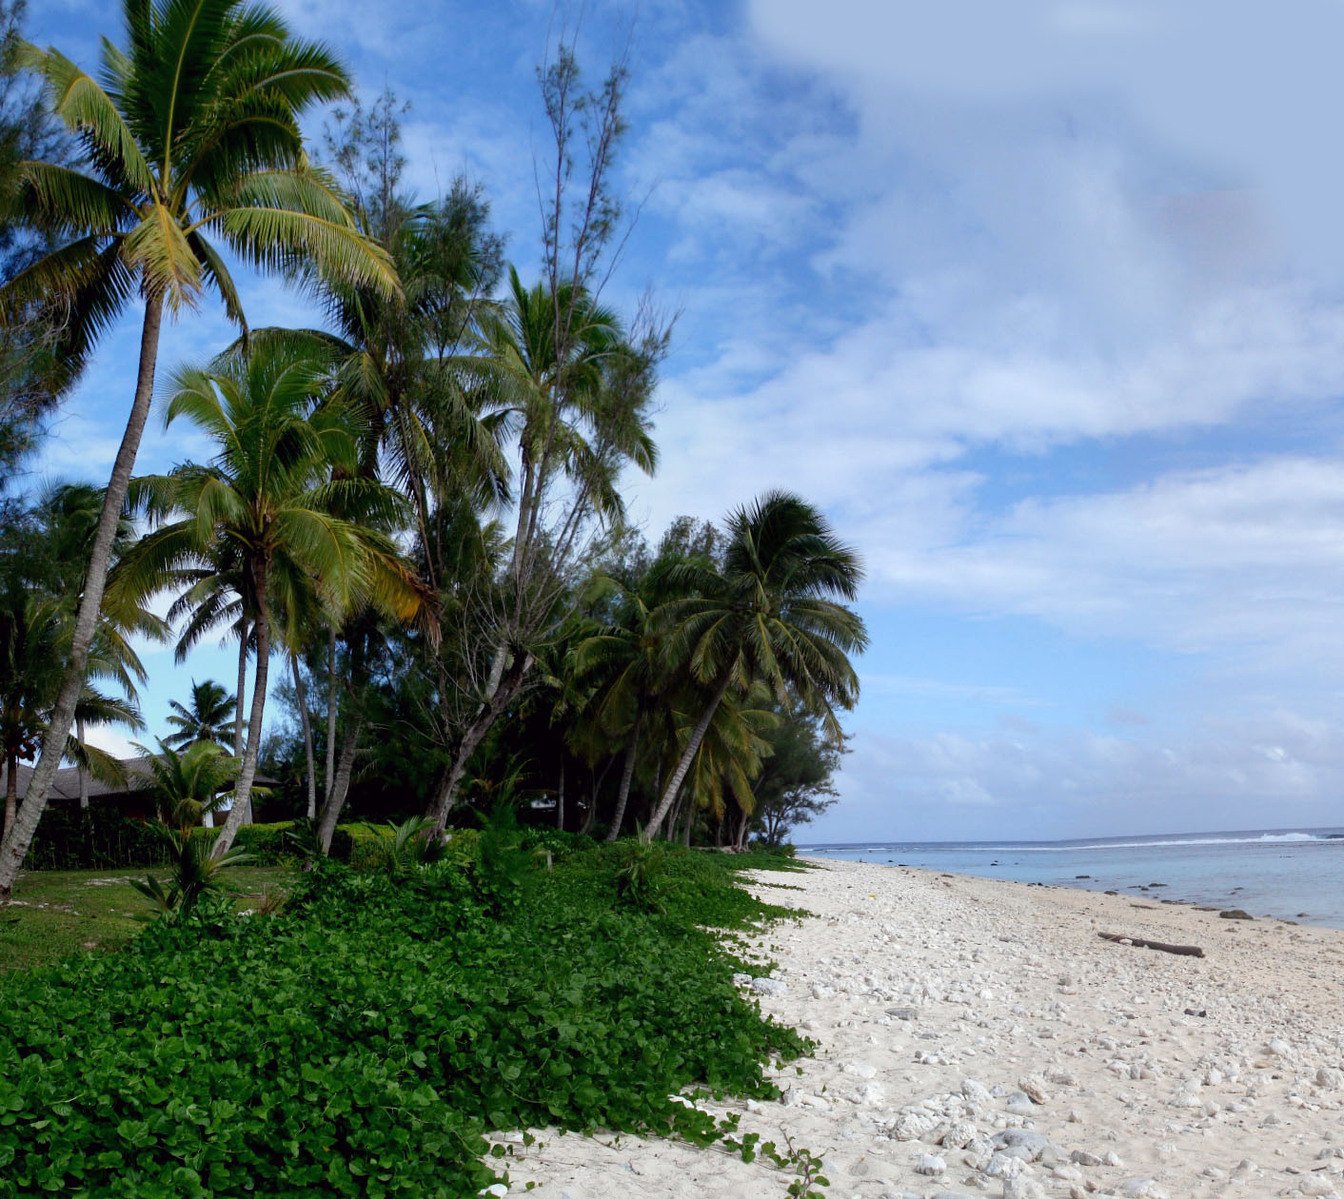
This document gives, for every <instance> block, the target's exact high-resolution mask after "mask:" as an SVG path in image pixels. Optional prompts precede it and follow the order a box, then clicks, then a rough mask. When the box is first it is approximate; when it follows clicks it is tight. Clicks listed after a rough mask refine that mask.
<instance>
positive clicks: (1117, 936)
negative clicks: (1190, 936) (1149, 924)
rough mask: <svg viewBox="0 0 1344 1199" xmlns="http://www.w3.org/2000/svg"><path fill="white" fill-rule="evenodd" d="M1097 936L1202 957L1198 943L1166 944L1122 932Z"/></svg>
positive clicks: (1202, 952)
mask: <svg viewBox="0 0 1344 1199" xmlns="http://www.w3.org/2000/svg"><path fill="white" fill-rule="evenodd" d="M1097 936H1099V937H1100V938H1101V939H1102V940H1103V941H1115V942H1117V943H1124V942H1128V943H1129V944H1130V945H1137V946H1138V947H1139V948H1140V949H1157V950H1161V952H1163V953H1178V954H1180V955H1181V956H1182V957H1187V958H1202V957H1203V956H1204V951H1203V950H1202V949H1201V948H1200V947H1199V946H1198V945H1168V944H1167V943H1166V942H1165V941H1149V940H1146V939H1145V938H1143V937H1127V936H1125V935H1124V934H1123V933H1098V934H1097Z"/></svg>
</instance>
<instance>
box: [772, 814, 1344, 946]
mask: <svg viewBox="0 0 1344 1199" xmlns="http://www.w3.org/2000/svg"><path fill="white" fill-rule="evenodd" d="M798 852H799V853H800V854H805V855H807V856H810V857H820V858H844V859H847V860H849V861H855V862H873V863H877V864H880V865H888V864H890V865H902V866H918V867H920V868H921V869H925V870H940V871H941V870H947V871H950V872H952V873H954V874H974V875H979V876H981V877H982V878H1001V879H1011V880H1013V881H1015V882H1021V883H1047V884H1049V885H1050V886H1062V887H1081V888H1083V889H1085V890H1089V891H1119V892H1120V893H1121V894H1123V895H1131V896H1135V897H1137V898H1140V899H1143V900H1145V901H1147V902H1153V903H1156V902H1158V901H1160V900H1163V899H1173V900H1186V901H1189V902H1192V903H1197V904H1208V905H1217V906H1218V907H1220V908H1242V909H1244V910H1245V911H1247V912H1249V913H1250V914H1251V915H1252V916H1274V917H1278V918H1279V919H1284V920H1296V921H1298V923H1300V924H1319V925H1324V926H1326V927H1329V928H1344V829H1339V828H1323V829H1318V828H1313V829H1253V830H1249V831H1244V832H1228V833H1184V834H1180V835H1176V836H1155V837H1095V838H1090V839H1087V840H1078V841H983V842H980V841H942V842H939V841H927V842H899V841H882V842H872V843H869V844H857V845H800V846H799V849H798ZM1157 884H1161V885H1157Z"/></svg>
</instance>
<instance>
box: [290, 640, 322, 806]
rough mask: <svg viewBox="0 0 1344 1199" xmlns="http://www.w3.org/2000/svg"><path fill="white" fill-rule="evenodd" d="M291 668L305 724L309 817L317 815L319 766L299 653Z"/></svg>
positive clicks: (301, 720)
mask: <svg viewBox="0 0 1344 1199" xmlns="http://www.w3.org/2000/svg"><path fill="white" fill-rule="evenodd" d="M289 665H290V669H291V671H292V672H293V674H294V698H295V699H296V700H298V703H299V723H300V724H301V725H302V726H303V757H304V765H305V767H306V768H307V773H306V776H305V777H306V779H307V782H308V819H309V820H313V819H315V818H316V817H317V766H316V763H315V761H314V758H313V721H312V717H311V716H310V715H309V712H308V689H307V688H306V687H305V686H304V685H303V671H301V670H300V669H299V655H298V654H296V653H293V652H291V653H290V655H289Z"/></svg>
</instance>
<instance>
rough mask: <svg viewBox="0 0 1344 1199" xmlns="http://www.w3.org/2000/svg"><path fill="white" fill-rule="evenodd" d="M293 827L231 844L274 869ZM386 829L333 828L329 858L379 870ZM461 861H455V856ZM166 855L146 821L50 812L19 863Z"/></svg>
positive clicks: (133, 860) (156, 859) (285, 823)
mask: <svg viewBox="0 0 1344 1199" xmlns="http://www.w3.org/2000/svg"><path fill="white" fill-rule="evenodd" d="M293 827H294V822H293V821H290V820H282V821H279V822H277V823H275V824H245V825H243V826H242V827H241V828H240V829H239V830H238V836H237V837H236V838H235V840H234V844H235V845H236V846H238V847H239V848H240V849H242V850H244V851H245V852H246V853H247V854H248V856H249V858H250V862H249V865H252V866H275V865H279V864H280V863H283V862H286V861H289V860H290V859H292V858H293V857H294V856H295V846H294V844H293V843H292V841H291V840H290V839H289V838H288V837H287V836H286V834H287V833H288V832H289V830H290V829H291V828H293ZM200 835H201V836H203V837H206V838H211V839H213V838H215V837H217V836H219V829H217V828H214V829H201V830H200ZM391 836H392V834H391V831H390V830H389V829H388V828H387V826H386V825H371V824H342V825H338V826H337V829H336V834H335V836H334V837H333V838H332V842H331V856H332V857H333V858H335V859H336V860H337V861H339V862H348V863H349V864H350V865H351V866H354V867H355V868H356V869H357V870H371V869H377V868H380V867H381V866H382V865H383V864H384V862H385V861H386V849H387V845H388V844H389V843H390V840H391ZM454 836H455V838H463V839H464V840H463V842H462V844H463V846H464V847H465V846H467V845H474V838H475V836H476V834H475V831H474V830H468V831H465V832H464V831H460V830H459V831H458V832H457V833H455V834H454ZM459 856H460V855H459ZM167 860H168V858H167V851H166V849H165V846H164V842H163V839H162V837H160V836H159V834H158V831H157V829H156V827H155V825H154V824H153V823H152V822H150V821H145V820H131V819H128V818H127V817H125V816H123V815H121V813H120V812H117V811H114V810H112V809H110V808H96V807H95V808H90V809H89V810H88V811H86V812H80V811H79V810H78V809H74V810H71V809H70V808H67V807H55V806H53V807H51V808H49V809H48V810H47V811H46V813H44V814H43V817H42V823H41V824H40V825H39V826H38V830H37V835H36V836H35V837H34V838H33V844H32V848H31V849H29V851H28V856H27V858H26V859H25V860H24V868H25V869H27V870H104V869H108V870H111V869H120V868H123V867H131V868H134V867H141V866H162V865H163V864H164V863H165V862H166V861H167Z"/></svg>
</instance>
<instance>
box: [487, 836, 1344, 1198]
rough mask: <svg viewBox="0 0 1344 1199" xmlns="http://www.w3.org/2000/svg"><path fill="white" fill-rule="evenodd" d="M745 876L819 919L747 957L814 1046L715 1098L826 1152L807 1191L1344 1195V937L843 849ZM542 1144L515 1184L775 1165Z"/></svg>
mask: <svg viewBox="0 0 1344 1199" xmlns="http://www.w3.org/2000/svg"><path fill="white" fill-rule="evenodd" d="M758 877H759V881H760V883H761V884H762V885H763V887H764V889H763V890H761V892H760V894H761V895H762V896H763V897H765V898H767V899H769V900H771V901H772V902H782V903H788V904H796V905H797V906H800V907H804V908H806V909H808V910H809V911H811V912H813V913H814V914H815V916H814V918H811V919H807V920H803V921H801V922H786V923H784V924H781V925H778V926H776V927H775V928H772V929H771V930H769V932H768V933H767V934H766V935H765V936H764V937H763V938H760V939H758V941H757V947H758V948H759V949H760V950H761V951H762V952H764V953H767V954H769V955H770V956H771V957H772V958H774V959H775V960H776V961H777V962H778V963H779V968H778V969H777V970H776V971H775V972H774V974H773V976H772V977H773V978H774V979H776V980H778V981H779V982H782V983H783V984H784V987H783V988H782V991H783V993H782V994H761V995H760V996H759V998H760V1001H761V1007H762V1009H763V1010H764V1011H766V1012H767V1013H770V1014H772V1015H774V1016H776V1017H777V1018H778V1019H780V1020H783V1021H785V1022H788V1023H790V1024H793V1025H794V1026H795V1027H799V1028H801V1029H802V1030H804V1031H805V1032H807V1033H808V1034H809V1035H810V1036H812V1037H813V1038H814V1039H815V1040H816V1041H817V1042H818V1043H819V1048H818V1051H817V1055H816V1057H815V1058H813V1059H809V1060H806V1061H803V1062H800V1063H797V1065H798V1066H800V1067H801V1073H798V1072H797V1071H796V1070H795V1068H794V1065H792V1064H790V1065H788V1066H786V1067H784V1069H783V1070H782V1071H781V1073H780V1076H779V1078H778V1082H779V1084H780V1086H781V1087H784V1088H787V1090H786V1093H785V1097H784V1102H783V1103H781V1104H774V1103H771V1104H763V1105H757V1104H750V1105H747V1106H746V1107H743V1106H737V1107H730V1108H725V1109H723V1110H738V1111H742V1113H743V1115H742V1129H743V1131H755V1132H759V1133H761V1134H762V1137H763V1139H767V1140H775V1141H777V1142H780V1143H781V1144H782V1143H783V1141H784V1138H785V1136H787V1137H789V1138H791V1139H792V1141H793V1143H794V1144H795V1145H798V1146H802V1147H805V1148H807V1149H809V1150H812V1151H813V1152H816V1153H819V1154H822V1155H823V1156H824V1158H825V1172H826V1175H827V1176H828V1177H829V1179H830V1180H831V1186H830V1188H829V1190H828V1191H826V1192H825V1193H826V1194H827V1195H828V1196H833V1197H843V1199H849V1197H850V1196H861V1197H863V1199H883V1197H885V1199H924V1197H933V1196H936V1197H939V1199H954V1197H958V1196H986V1195H988V1196H994V1197H998V1196H1006V1197H1007V1199H1040V1197H1041V1196H1050V1197H1054V1196H1070V1197H1082V1196H1087V1195H1092V1194H1100V1195H1119V1196H1128V1197H1131V1199H1143V1197H1145V1196H1147V1197H1148V1199H1163V1197H1164V1196H1166V1197H1168V1199H1204V1197H1206V1196H1224V1195H1226V1196H1239V1197H1244V1199H1260V1197H1267V1196H1279V1195H1319V1196H1330V1195H1336V1194H1344V933H1340V932H1336V931H1333V930H1326V929H1313V928H1305V927H1295V926H1292V925H1289V924H1285V923H1281V922H1277V921H1264V920H1257V921H1251V922H1245V921H1235V920H1224V919H1220V918H1219V917H1218V915H1217V914H1216V913H1206V912H1199V911H1195V910H1193V909H1191V908H1187V907H1179V906H1173V905H1162V904H1160V903H1156V902H1149V901H1147V900H1144V901H1136V900H1134V899H1132V898H1130V897H1128V896H1106V895H1097V894H1089V893H1086V892H1082V891H1072V890H1065V889H1053V888H1044V887H1032V886H1024V885H1021V884H1015V883H1003V882H995V881H990V880H981V879H971V878H966V877H961V876H958V877H956V878H953V877H950V876H942V875H936V874H930V873H923V872H919V871H915V870H907V869H896V868H892V867H883V866H876V865H867V864H858V863H847V862H832V863H828V864H827V865H826V868H825V869H823V870H818V871H814V872H810V873H808V874H805V875H779V874H769V875H761V876H758ZM779 883H787V884H789V885H795V886H800V887H802V888H803V890H802V892H794V891H781V890H778V889H777V888H776V887H775V886H772V884H779ZM1099 931H1112V932H1119V933H1125V934H1132V935H1133V936H1136V937H1147V938H1151V939H1153V940H1158V941H1165V942H1177V943H1186V944H1195V945H1200V946H1202V947H1203V948H1204V949H1205V951H1206V954H1207V956H1206V957H1204V958H1192V957H1176V956H1173V955H1170V954H1166V953H1159V952H1155V951H1152V950H1146V949H1139V948H1135V947H1132V946H1127V945H1118V944H1111V943H1108V942H1106V941H1103V940H1102V939H1101V938H1099V937H1098V935H1097V934H1098V932H1099ZM1188 1012H1189V1013H1204V1014H1187V1013H1188ZM748 1108H749V1109H750V1110H748ZM539 1135H540V1137H541V1143H540V1144H539V1145H538V1146H534V1147H532V1148H529V1149H527V1150H525V1151H524V1150H522V1149H521V1147H520V1146H516V1147H515V1148H517V1149H518V1150H519V1157H518V1159H517V1160H515V1161H514V1162H513V1163H512V1164H511V1165H510V1171H511V1177H512V1180H513V1187H512V1191H511V1193H512V1192H521V1191H522V1189H523V1187H524V1186H525V1185H526V1183H527V1182H528V1181H533V1182H534V1183H535V1184H536V1185H535V1188H534V1190H533V1191H532V1192H531V1193H532V1194H533V1195H535V1196H536V1197H537V1199H599V1197H601V1199H605V1197H608V1196H611V1197H615V1196H631V1197H633V1199H644V1197H649V1199H652V1197H654V1196H673V1197H679V1196H685V1197H686V1199H691V1197H693V1196H694V1197H697V1199H698V1197H709V1199H716V1197H719V1196H723V1197H725V1199H727V1197H729V1196H732V1197H739V1196H746V1197H754V1196H761V1197H766V1196H784V1195H785V1194H786V1193H787V1188H788V1185H789V1183H790V1181H791V1180H792V1179H791V1176H790V1175H789V1174H787V1173H784V1172H781V1171H779V1170H778V1169H775V1168H772V1167H769V1166H767V1165H765V1164H763V1163H760V1162H757V1163H753V1164H751V1165H747V1164H744V1163H743V1162H741V1161H740V1160H738V1159H737V1158H735V1157H733V1156H730V1155H729V1154H727V1153H725V1152H723V1151H720V1150H714V1149H710V1150H703V1149H695V1148H691V1147H688V1146H685V1145H681V1144H677V1143H671V1142H665V1141H654V1142H647V1141H640V1140H638V1139H636V1138H622V1139H620V1140H619V1141H618V1140H617V1139H616V1138H613V1137H610V1136H603V1137H598V1138H585V1137H578V1136H573V1135H570V1136H557V1135H556V1134H554V1133H553V1132H550V1131H543V1132H542V1133H540V1134H539ZM922 1171H923V1172H922Z"/></svg>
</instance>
